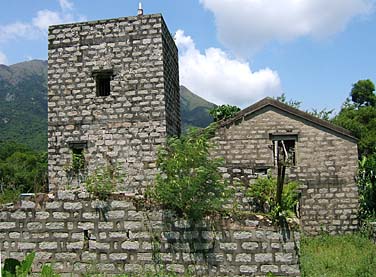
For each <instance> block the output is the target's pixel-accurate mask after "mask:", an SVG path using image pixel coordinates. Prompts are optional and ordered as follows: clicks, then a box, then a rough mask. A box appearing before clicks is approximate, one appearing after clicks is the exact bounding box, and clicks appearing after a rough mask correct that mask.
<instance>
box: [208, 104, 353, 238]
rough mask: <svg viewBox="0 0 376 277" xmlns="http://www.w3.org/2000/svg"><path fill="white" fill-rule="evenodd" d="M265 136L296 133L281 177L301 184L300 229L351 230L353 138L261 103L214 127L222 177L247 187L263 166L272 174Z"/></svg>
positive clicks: (313, 231) (215, 152) (269, 143)
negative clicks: (291, 156)
mask: <svg viewBox="0 0 376 277" xmlns="http://www.w3.org/2000/svg"><path fill="white" fill-rule="evenodd" d="M271 134H286V135H289V134H294V135H296V137H297V141H296V165H295V166H292V167H290V168H288V170H287V176H288V179H290V180H297V181H299V182H300V183H301V184H302V190H301V195H302V197H301V202H300V214H301V224H302V226H303V230H304V231H305V232H307V233H310V234H317V233H318V232H320V231H321V230H322V229H324V230H329V231H331V232H333V233H336V232H339V233H340V232H347V231H352V230H355V229H356V228H357V225H358V220H357V209H358V192H357V186H356V183H355V175H356V170H357V145H356V141H355V140H353V139H351V138H348V137H346V136H344V135H341V134H339V133H338V132H335V131H333V130H330V129H327V128H324V127H322V126H318V125H317V124H314V123H312V122H309V121H308V120H304V118H301V117H299V116H295V115H293V114H290V113H287V112H284V111H281V110H279V109H277V108H275V107H272V106H267V107H265V108H263V109H261V110H259V111H258V112H255V113H252V114H250V115H248V116H246V117H244V118H242V119H239V120H238V121H236V122H234V123H232V124H229V125H228V126H224V127H220V128H218V129H217V131H216V135H215V137H214V138H213V142H214V143H215V145H216V146H215V149H214V150H213V155H214V156H217V157H224V159H225V166H224V168H223V170H222V171H223V173H224V175H225V177H228V178H230V177H231V178H233V179H234V178H235V179H236V180H240V181H242V182H243V184H245V186H246V187H247V186H249V184H250V183H252V182H254V181H255V178H257V176H259V175H263V174H265V172H266V169H270V170H271V171H272V172H273V174H274V175H276V167H275V165H274V159H273V145H272V140H271V137H270V136H271ZM245 201H247V199H245Z"/></svg>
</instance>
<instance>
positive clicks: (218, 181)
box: [149, 130, 229, 221]
mask: <svg viewBox="0 0 376 277" xmlns="http://www.w3.org/2000/svg"><path fill="white" fill-rule="evenodd" d="M209 132H210V130H207V131H204V132H200V131H197V130H190V131H189V132H188V134H186V135H184V136H182V137H181V138H170V139H169V140H168V142H167V145H166V147H165V148H161V149H160V150H159V151H158V157H157V165H158V167H159V170H160V173H159V174H157V176H156V179H155V186H154V187H153V188H152V189H151V190H150V191H149V195H150V196H151V197H152V198H153V199H154V200H156V201H157V202H159V203H161V204H162V205H164V206H166V207H167V208H170V209H173V210H175V211H176V212H177V213H178V214H179V215H182V216H185V217H187V218H189V219H191V220H193V221H195V220H199V219H201V218H202V217H204V216H205V215H207V214H210V213H212V212H216V211H219V210H220V209H221V207H222V204H223V203H224V201H225V200H226V199H227V198H228V197H229V195H228V191H227V189H226V185H225V183H224V181H223V180H222V178H221V174H220V172H219V171H218V167H219V166H221V165H222V160H220V159H214V158H211V157H209V147H210V143H209V141H208V133H209Z"/></svg>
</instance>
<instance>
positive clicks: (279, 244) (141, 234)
mask: <svg viewBox="0 0 376 277" xmlns="http://www.w3.org/2000/svg"><path fill="white" fill-rule="evenodd" d="M137 203H140V204H141V203H144V200H143V199H138V198H137V197H134V196H129V195H128V196H125V195H122V194H117V195H114V196H113V197H112V198H111V199H109V200H108V202H100V201H95V200H90V199H89V198H88V195H87V194H86V193H73V192H58V194H57V195H56V196H53V195H50V196H47V195H38V196H37V197H36V198H35V199H29V200H23V201H21V202H20V203H19V204H17V205H14V206H8V207H5V208H3V209H2V210H1V211H0V238H1V242H0V246H1V249H2V254H3V255H2V257H3V259H4V258H6V257H12V258H16V259H22V258H23V257H24V256H25V254H26V253H27V252H30V251H36V261H35V266H34V271H35V272H37V271H38V270H40V268H41V266H42V265H43V264H44V263H50V262H52V263H53V267H54V268H55V269H56V270H57V271H59V272H61V273H67V276H71V275H69V274H70V273H74V274H75V275H78V274H79V273H81V272H86V271H87V270H89V271H94V272H95V271H97V272H98V271H99V272H106V273H109V274H116V273H124V272H145V270H153V269H155V266H156V265H160V266H162V267H165V268H167V269H168V270H170V271H175V272H177V273H183V272H187V271H190V272H191V273H192V274H193V275H194V276H201V275H202V276H207V275H210V276H245V275H247V276H249V275H252V276H264V275H266V273H267V272H274V273H276V274H277V275H278V274H280V275H283V276H299V266H298V255H297V250H298V247H299V234H298V233H297V232H293V231H291V232H284V233H281V232H280V231H278V230H277V229H276V228H275V227H273V226H271V225H270V223H268V222H267V221H265V220H261V219H259V218H257V217H254V218H249V219H245V220H243V221H241V222H233V221H231V220H224V219H222V220H211V221H210V222H209V221H205V222H201V223H199V224H196V225H195V226H192V225H191V224H190V223H189V222H187V221H186V220H178V219H176V218H175V217H174V216H173V214H172V213H171V212H168V211H163V210H158V209H154V210H149V209H146V208H143V207H141V206H143V205H141V206H138V204H137Z"/></svg>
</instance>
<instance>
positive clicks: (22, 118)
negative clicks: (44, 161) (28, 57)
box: [0, 60, 47, 150]
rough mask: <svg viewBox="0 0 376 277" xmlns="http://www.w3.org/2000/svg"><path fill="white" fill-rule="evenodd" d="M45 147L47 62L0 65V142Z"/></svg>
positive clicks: (38, 147) (40, 148)
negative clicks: (5, 141)
mask: <svg viewBox="0 0 376 277" xmlns="http://www.w3.org/2000/svg"><path fill="white" fill-rule="evenodd" d="M1 140H12V141H16V142H19V143H24V144H27V145H29V146H31V147H32V148H34V149H36V150H45V149H46V148H47V147H46V146H47V62H46V61H40V60H33V61H29V62H23V63H18V64H14V65H11V66H5V65H0V141H1Z"/></svg>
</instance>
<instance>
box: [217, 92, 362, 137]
mask: <svg viewBox="0 0 376 277" xmlns="http://www.w3.org/2000/svg"><path fill="white" fill-rule="evenodd" d="M266 107H273V108H275V109H277V110H280V111H282V112H285V113H287V114H290V115H293V116H295V117H297V118H300V119H303V120H305V121H308V122H310V123H313V124H314V125H316V126H319V127H321V128H324V129H326V130H329V131H332V132H334V133H336V134H338V135H341V136H344V137H346V138H348V139H350V140H353V141H357V140H358V139H357V138H356V137H354V136H353V135H352V133H351V132H350V131H349V130H347V129H344V128H342V127H339V126H337V125H334V124H332V123H330V122H328V121H326V120H322V119H320V118H318V117H315V116H313V115H311V114H309V113H306V112H303V111H301V110H298V109H295V108H293V107H291V106H289V105H286V104H284V103H282V102H280V101H278V100H275V99H273V98H270V97H266V98H264V99H262V100H260V101H259V102H256V103H255V104H253V105H251V106H249V107H248V108H245V109H243V110H241V111H240V112H238V113H237V114H236V115H235V116H234V117H232V118H230V119H228V120H222V121H220V122H219V126H220V127H225V126H229V125H231V124H233V123H235V122H238V121H239V120H242V119H243V118H244V117H246V116H251V115H252V114H255V113H256V112H258V111H260V110H262V109H263V108H266Z"/></svg>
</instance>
